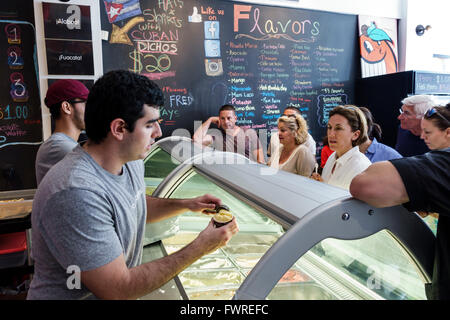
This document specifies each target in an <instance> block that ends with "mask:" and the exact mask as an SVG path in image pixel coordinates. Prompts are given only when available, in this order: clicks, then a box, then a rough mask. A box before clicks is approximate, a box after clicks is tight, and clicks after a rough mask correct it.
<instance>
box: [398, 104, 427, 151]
mask: <svg viewBox="0 0 450 320" xmlns="http://www.w3.org/2000/svg"><path fill="white" fill-rule="evenodd" d="M402 104H403V105H402V107H401V108H400V110H399V111H400V115H399V116H398V117H397V119H398V120H400V128H399V129H398V133H397V143H396V144H395V149H396V150H397V151H398V152H399V153H400V154H401V155H402V156H404V157H410V156H415V155H421V154H424V153H426V152H428V151H430V150H429V149H428V147H427V146H426V144H425V143H424V142H423V140H422V139H420V134H421V133H422V128H421V127H420V121H421V119H422V117H423V115H424V114H425V112H427V110H429V109H431V107H433V106H434V105H435V102H434V101H433V99H432V97H431V96H428V95H415V96H410V97H407V98H405V99H403V100H402Z"/></svg>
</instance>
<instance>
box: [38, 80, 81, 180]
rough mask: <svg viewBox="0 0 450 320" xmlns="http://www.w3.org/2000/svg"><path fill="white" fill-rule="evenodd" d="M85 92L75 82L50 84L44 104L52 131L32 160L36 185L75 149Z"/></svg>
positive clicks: (59, 81)
mask: <svg viewBox="0 0 450 320" xmlns="http://www.w3.org/2000/svg"><path fill="white" fill-rule="evenodd" d="M88 94H89V90H88V89H87V88H86V86H85V85H84V84H83V83H81V82H80V81H77V80H72V79H63V80H57V81H56V82H54V83H53V84H52V85H51V86H50V87H49V88H48V90H47V95H46V97H45V100H44V101H45V104H46V105H47V107H48V108H49V109H50V113H51V115H52V119H53V120H54V123H55V130H54V131H53V134H52V135H51V136H50V138H48V139H47V140H46V141H45V142H44V143H43V144H42V145H41V146H40V147H39V150H38V153H37V156H36V164H35V169H36V181H37V184H38V185H39V183H40V182H41V180H42V179H43V178H44V176H45V174H46V173H47V171H48V170H49V169H50V168H51V167H52V166H53V165H54V164H56V163H57V162H58V161H60V160H61V159H62V158H64V156H65V155H66V154H67V153H69V152H70V151H72V150H73V148H75V146H76V145H77V141H78V138H79V136H80V133H81V130H84V108H85V106H86V100H87V97H88Z"/></svg>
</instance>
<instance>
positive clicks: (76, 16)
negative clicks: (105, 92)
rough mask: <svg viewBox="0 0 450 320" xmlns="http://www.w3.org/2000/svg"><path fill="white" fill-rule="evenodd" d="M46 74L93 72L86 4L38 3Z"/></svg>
mask: <svg viewBox="0 0 450 320" xmlns="http://www.w3.org/2000/svg"><path fill="white" fill-rule="evenodd" d="M42 12H43V16H44V34H45V45H46V51H47V67H48V74H53V75H93V74H94V59H93V50H92V31H91V12H90V7H89V6H80V5H74V4H59V3H47V2H43V3H42Z"/></svg>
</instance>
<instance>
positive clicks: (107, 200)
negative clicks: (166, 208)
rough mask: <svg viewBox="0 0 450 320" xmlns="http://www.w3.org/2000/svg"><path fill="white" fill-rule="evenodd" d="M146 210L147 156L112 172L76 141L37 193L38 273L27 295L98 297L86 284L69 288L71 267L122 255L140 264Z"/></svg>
mask: <svg viewBox="0 0 450 320" xmlns="http://www.w3.org/2000/svg"><path fill="white" fill-rule="evenodd" d="M146 215H147V209H146V201H145V182H144V165H143V161H141V160H139V161H132V162H128V163H127V164H125V165H124V166H123V171H122V174H121V175H114V174H111V173H110V172H108V171H106V170H104V169H103V168H102V167H100V166H99V165H98V164H97V162H95V161H94V160H93V159H92V157H91V156H90V155H89V154H88V153H86V152H85V151H84V150H83V148H82V147H80V146H77V147H76V148H75V149H74V150H73V151H72V152H70V153H69V154H67V156H66V157H65V158H64V159H63V160H61V161H60V162H58V163H57V164H56V165H55V166H54V167H53V168H52V169H51V170H50V171H49V172H48V174H47V175H46V176H45V177H44V179H43V180H42V182H41V184H40V185H39V187H38V189H37V191H36V194H35V198H34V201H33V214H32V215H31V219H32V226H33V232H32V243H33V245H32V252H31V256H32V258H33V259H34V261H35V273H34V278H33V280H32V282H31V286H30V289H29V292H28V296H27V298H28V299H84V298H95V296H94V295H93V294H92V293H91V292H90V291H89V290H88V289H87V288H86V287H84V286H83V284H82V283H81V288H80V289H76V288H75V289H69V287H73V286H74V285H76V280H74V278H73V275H74V274H73V270H76V268H79V269H80V271H86V270H92V269H96V268H99V267H101V266H103V265H106V264H108V263H110V262H112V261H113V260H115V259H116V258H117V257H119V256H120V255H121V254H123V255H124V258H125V261H126V265H127V266H128V268H132V267H135V266H137V265H139V264H140V263H141V258H142V250H143V246H142V244H143V236H144V228H145V221H146ZM69 267H70V268H69ZM68 268H69V270H68ZM68 271H70V272H69V273H68ZM71 276H72V278H70V279H69V277H71ZM68 282H69V283H70V284H71V285H69V286H68V285H67V283H68Z"/></svg>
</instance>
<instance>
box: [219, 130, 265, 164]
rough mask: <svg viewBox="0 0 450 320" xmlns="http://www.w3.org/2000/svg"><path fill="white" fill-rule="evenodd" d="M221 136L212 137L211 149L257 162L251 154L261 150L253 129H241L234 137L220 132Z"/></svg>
mask: <svg viewBox="0 0 450 320" xmlns="http://www.w3.org/2000/svg"><path fill="white" fill-rule="evenodd" d="M220 133H221V135H212V138H213V142H212V145H211V146H212V147H213V148H214V149H216V150H219V151H227V152H234V153H239V154H241V155H243V156H245V157H246V158H248V159H250V160H253V161H257V159H256V158H255V155H254V154H253V152H254V151H255V150H257V149H259V148H261V147H262V146H261V142H260V141H259V138H258V135H257V133H256V131H255V130H253V129H241V130H239V131H238V133H237V134H236V135H235V136H231V135H228V134H226V133H225V132H224V131H223V130H220Z"/></svg>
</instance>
